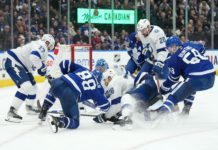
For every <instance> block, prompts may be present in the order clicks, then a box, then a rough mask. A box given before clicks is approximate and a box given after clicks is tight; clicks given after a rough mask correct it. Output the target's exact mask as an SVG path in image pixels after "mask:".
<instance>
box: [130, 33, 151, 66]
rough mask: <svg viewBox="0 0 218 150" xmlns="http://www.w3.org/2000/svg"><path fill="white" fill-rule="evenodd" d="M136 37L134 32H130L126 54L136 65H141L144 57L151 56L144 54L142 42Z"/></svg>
mask: <svg viewBox="0 0 218 150" xmlns="http://www.w3.org/2000/svg"><path fill="white" fill-rule="evenodd" d="M136 35H137V33H136V32H132V33H131V34H130V36H129V41H130V42H129V46H128V50H127V52H128V54H129V56H130V57H131V58H132V59H133V60H134V61H135V63H136V64H138V65H141V64H142V63H143V62H144V61H145V59H146V57H148V56H150V55H151V54H147V53H146V52H145V48H144V47H143V44H142V42H141V41H139V40H137V38H136ZM147 52H149V51H147ZM147 55H148V56H147Z"/></svg>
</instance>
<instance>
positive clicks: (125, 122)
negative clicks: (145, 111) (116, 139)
mask: <svg viewBox="0 0 218 150" xmlns="http://www.w3.org/2000/svg"><path fill="white" fill-rule="evenodd" d="M132 125H133V121H132V119H131V118H130V117H124V118H123V119H119V120H118V121H116V122H114V125H113V129H115V130H116V129H118V128H120V127H122V128H125V129H128V130H131V129H132Z"/></svg>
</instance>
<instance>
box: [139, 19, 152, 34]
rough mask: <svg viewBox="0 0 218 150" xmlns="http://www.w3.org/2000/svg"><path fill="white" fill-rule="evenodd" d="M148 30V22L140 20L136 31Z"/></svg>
mask: <svg viewBox="0 0 218 150" xmlns="http://www.w3.org/2000/svg"><path fill="white" fill-rule="evenodd" d="M149 28H150V21H149V20H148V19H140V20H139V22H138V24H137V30H138V31H141V30H143V29H149Z"/></svg>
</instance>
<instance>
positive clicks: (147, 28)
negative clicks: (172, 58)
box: [137, 19, 168, 78]
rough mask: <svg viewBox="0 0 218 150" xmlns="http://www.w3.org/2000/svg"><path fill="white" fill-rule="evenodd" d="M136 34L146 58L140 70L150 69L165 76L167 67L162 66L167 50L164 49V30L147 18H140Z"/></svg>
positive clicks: (162, 76) (153, 72)
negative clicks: (151, 23)
mask: <svg viewBox="0 0 218 150" xmlns="http://www.w3.org/2000/svg"><path fill="white" fill-rule="evenodd" d="M137 36H138V38H139V40H140V41H141V43H142V45H143V56H144V57H145V59H146V60H145V62H146V64H144V66H145V67H142V69H141V70H140V72H148V70H150V72H151V73H152V74H157V75H158V76H159V77H160V78H166V75H167V68H164V63H165V60H166V59H167V56H168V52H167V50H166V49H165V47H166V35H165V33H164V31H163V30H162V29H161V28H160V27H158V26H155V25H150V22H149V20H147V19H140V20H139V22H138V24H137ZM150 68H151V69H150ZM148 73H149V72H148Z"/></svg>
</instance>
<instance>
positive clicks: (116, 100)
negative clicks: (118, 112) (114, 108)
mask: <svg viewBox="0 0 218 150" xmlns="http://www.w3.org/2000/svg"><path fill="white" fill-rule="evenodd" d="M120 102H121V97H118V98H115V99H113V100H112V101H111V105H116V104H119V103H120Z"/></svg>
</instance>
